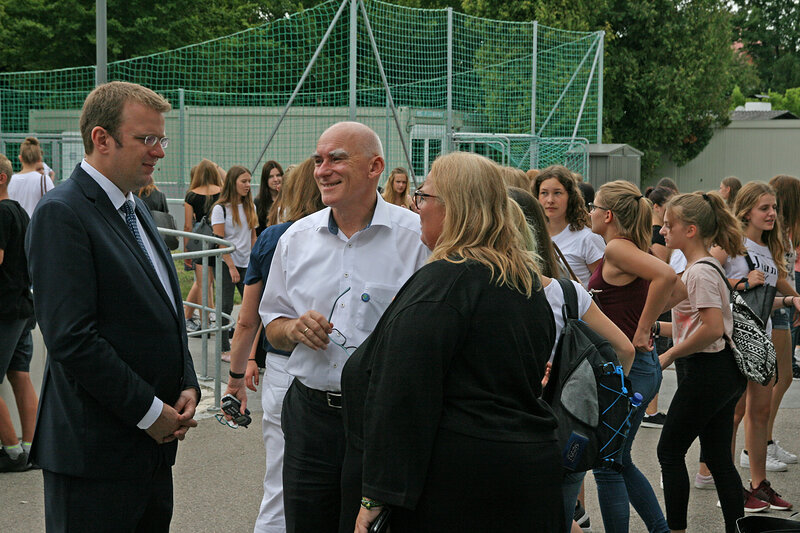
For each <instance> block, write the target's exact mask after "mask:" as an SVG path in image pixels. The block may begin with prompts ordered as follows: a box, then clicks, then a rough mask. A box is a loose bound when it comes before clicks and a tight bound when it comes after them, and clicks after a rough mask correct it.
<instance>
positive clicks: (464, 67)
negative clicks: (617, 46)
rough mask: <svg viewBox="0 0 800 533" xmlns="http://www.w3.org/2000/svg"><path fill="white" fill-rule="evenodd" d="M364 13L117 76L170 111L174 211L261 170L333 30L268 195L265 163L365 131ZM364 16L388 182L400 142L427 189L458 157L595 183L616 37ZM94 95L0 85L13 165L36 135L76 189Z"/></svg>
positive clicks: (282, 27)
mask: <svg viewBox="0 0 800 533" xmlns="http://www.w3.org/2000/svg"><path fill="white" fill-rule="evenodd" d="M350 1H351V0H345V4H346V5H344V6H342V2H341V1H340V0H330V1H328V2H325V3H322V4H319V5H317V6H316V7H314V8H311V9H307V10H305V11H302V12H300V13H295V14H293V15H291V16H286V17H284V18H281V19H278V20H275V21H273V22H270V23H267V24H264V25H262V26H259V27H256V28H253V29H249V30H246V31H242V32H239V33H236V34H233V35H228V36H225V37H220V38H218V39H214V40H212V41H207V42H203V43H198V44H194V45H191V46H186V47H183V48H179V49H175V50H170V51H167V52H162V53H158V54H153V55H149V56H145V57H138V58H135V59H130V60H126V61H117V62H113V63H110V64H109V65H108V79H109V80H124V81H132V82H137V83H141V84H143V85H146V86H148V87H150V88H152V89H154V90H156V91H158V92H159V93H161V94H163V95H164V96H165V97H166V98H168V99H169V100H170V102H171V103H172V106H173V111H172V112H170V113H169V115H168V116H167V134H168V136H169V137H170V138H171V139H172V143H171V144H170V147H169V149H168V154H167V157H165V158H164V159H163V160H162V161H161V163H160V165H159V167H158V169H157V171H156V175H155V178H156V182H157V183H158V184H159V187H160V188H161V189H162V190H164V191H165V192H166V193H167V194H168V196H170V197H178V198H179V197H182V196H183V194H184V192H185V190H186V188H187V186H188V181H189V172H190V169H191V167H192V166H194V165H195V164H197V162H198V161H200V159H201V158H204V157H205V158H208V159H211V160H213V161H215V162H216V163H218V164H219V165H221V166H222V167H224V168H227V167H229V166H231V165H234V164H242V165H245V166H247V167H248V168H253V167H254V166H255V165H256V162H257V161H258V160H259V156H260V154H261V152H262V149H263V148H264V146H265V143H266V141H267V139H268V138H269V137H270V134H271V133H272V131H273V129H274V128H275V127H276V125H277V124H278V120H279V117H280V116H281V114H282V112H283V111H284V108H285V107H286V105H287V102H289V99H290V97H291V95H292V93H293V91H294V90H295V88H296V86H297V84H298V81H299V80H300V78H301V76H302V75H303V73H304V71H305V70H306V67H307V66H308V65H309V62H310V60H311V59H312V56H313V55H314V53H315V51H316V50H317V47H318V46H319V44H320V42H321V41H322V39H323V36H324V35H325V34H326V31H328V30H329V29H330V36H329V38H328V40H327V42H326V44H325V46H324V47H323V48H322V49H321V50H320V53H319V56H318V58H317V60H316V62H315V63H314V64H313V66H312V67H311V68H310V69H309V71H308V75H307V78H306V79H305V83H304V84H303V86H302V87H301V88H300V90H299V92H298V93H297V95H296V98H295V99H294V101H293V104H292V106H291V107H290V108H289V109H288V111H287V112H286V115H285V119H284V120H283V121H282V122H281V123H280V126H279V127H278V128H277V130H276V134H275V136H274V138H272V140H271V142H270V143H269V146H268V147H267V149H266V152H265V154H264V157H263V159H261V160H260V163H259V165H258V167H256V172H255V175H256V180H255V181H259V180H258V176H259V172H260V168H261V165H263V163H264V161H266V160H269V159H274V160H277V161H279V162H280V163H281V164H283V165H284V166H286V165H288V164H292V163H299V162H300V161H302V160H303V159H304V158H305V157H307V156H308V155H309V154H310V153H311V152H312V151H313V150H314V146H315V140H316V138H317V137H318V136H319V134H320V133H321V132H322V131H323V130H324V129H325V128H326V127H328V126H329V125H331V124H332V123H334V122H337V121H339V120H347V119H348V117H350V116H351V115H350V104H351V99H350V95H351V90H350V88H351V73H352V72H353V70H352V69H351V5H350ZM354 1H356V0H354ZM340 8H341V16H340V17H339V19H338V21H337V23H336V25H335V26H333V27H331V22H332V21H333V20H334V17H335V16H336V14H337V12H339V11H340ZM356 8H357V9H358V11H357V15H356V17H357V18H356V20H357V23H356V33H355V70H354V72H355V76H354V80H355V107H354V112H355V116H356V119H357V120H359V121H361V122H364V123H366V124H368V125H369V126H371V127H372V128H373V129H374V130H375V131H376V132H378V134H379V135H380V136H381V139H382V141H383V143H384V149H385V151H386V159H387V170H388V169H391V168H392V167H394V166H408V164H407V162H406V156H405V152H404V150H403V146H402V144H401V139H402V140H403V141H405V143H406V145H407V147H408V152H409V155H410V157H411V160H412V167H413V170H414V172H415V174H416V175H417V179H418V180H419V179H420V178H421V177H422V176H424V174H425V173H426V172H427V169H428V168H429V167H430V163H431V162H432V161H433V159H434V158H435V156H436V155H437V154H438V153H440V152H441V151H442V150H454V149H459V150H465V149H468V150H473V151H477V152H480V153H483V154H485V155H488V156H490V157H492V158H494V159H496V160H497V161H499V162H502V163H504V164H509V165H513V166H517V167H520V168H524V169H527V168H542V167H544V166H547V165H550V164H554V163H559V164H566V165H568V166H569V167H570V168H572V169H573V170H574V171H575V172H578V173H581V174H583V175H584V176H586V171H587V165H588V160H587V158H586V157H585V148H584V147H585V145H586V144H587V143H589V142H591V143H594V142H599V138H598V123H599V121H600V112H601V111H600V105H601V102H600V98H599V96H600V94H601V92H602V77H601V70H602V54H603V52H602V46H603V34H602V32H592V33H587V32H570V31H564V30H559V29H556V28H549V27H545V26H541V25H538V24H535V23H533V22H530V23H518V22H504V21H497V20H488V19H481V18H476V17H471V16H467V15H464V14H461V13H456V12H452V11H448V10H424V9H412V8H406V7H400V6H396V5H392V4H389V3H385V2H380V1H377V0H365V1H364V4H363V9H364V11H365V12H366V14H367V19H368V23H369V24H368V25H367V23H366V22H367V21H365V19H364V16H363V14H362V11H361V9H362V8H361V6H360V5H358V4H357V5H356ZM368 27H369V28H371V30H372V35H373V36H374V39H375V43H376V46H377V49H378V53H379V57H380V60H381V63H382V66H383V69H384V71H385V75H386V79H387V82H388V85H389V89H390V92H391V96H392V99H393V102H394V106H395V107H396V112H397V120H398V122H399V124H400V132H398V128H397V127H396V124H395V119H394V117H393V115H392V112H391V109H390V107H389V105H388V102H387V96H386V91H385V88H384V85H383V83H382V78H381V75H380V69H379V64H378V61H377V60H376V58H375V54H374V53H373V49H372V45H371V41H370V35H369V32H368ZM534 50H535V51H536V53H535V54H534ZM94 83H95V68H94V67H93V66H88V67H81V68H70V69H59V70H52V71H36V72H15V73H2V74H0V151H2V152H3V153H5V154H7V155H9V156H11V157H10V159H12V160H16V157H14V156H15V155H16V154H17V151H18V147H19V143H20V142H22V140H23V139H24V138H25V136H27V135H30V134H33V135H35V136H37V137H38V138H39V139H40V141H41V142H42V145H43V148H44V151H45V160H46V161H47V162H48V163H50V164H51V166H52V167H53V168H54V169H55V170H56V173H57V178H58V179H64V178H66V177H68V175H69V173H70V172H71V170H72V168H74V166H75V164H76V163H77V162H78V161H79V160H80V157H81V155H82V153H83V148H82V144H81V140H80V135H79V133H78V117H79V115H80V108H81V105H82V102H83V100H84V98H85V97H86V95H87V94H88V92H89V91H90V90H91V89H92V87H93V86H94ZM534 107H535V113H532V112H531V110H532V109H533V108H534ZM401 136H402V137H401Z"/></svg>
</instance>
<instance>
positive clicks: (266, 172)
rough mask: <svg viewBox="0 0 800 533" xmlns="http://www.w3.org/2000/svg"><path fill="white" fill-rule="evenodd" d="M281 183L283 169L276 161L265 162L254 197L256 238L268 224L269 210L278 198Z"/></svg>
mask: <svg viewBox="0 0 800 533" xmlns="http://www.w3.org/2000/svg"><path fill="white" fill-rule="evenodd" d="M282 183H283V167H281V165H280V163H278V162H277V161H267V162H266V163H264V167H263V168H262V169H261V186H260V187H259V189H258V196H256V202H255V203H256V213H257V214H258V226H256V236H258V235H261V232H262V231H264V228H266V227H267V226H268V225H269V224H268V223H267V216H268V215H269V210H270V208H271V207H272V204H274V203H275V200H276V199H277V198H278V193H279V192H280V191H281V184H282Z"/></svg>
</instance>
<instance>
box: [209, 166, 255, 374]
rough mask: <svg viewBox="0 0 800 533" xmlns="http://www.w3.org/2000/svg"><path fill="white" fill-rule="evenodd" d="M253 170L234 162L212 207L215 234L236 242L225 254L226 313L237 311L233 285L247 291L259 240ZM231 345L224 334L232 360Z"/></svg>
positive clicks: (226, 357) (225, 357) (224, 345)
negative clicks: (252, 253) (252, 255)
mask: <svg viewBox="0 0 800 533" xmlns="http://www.w3.org/2000/svg"><path fill="white" fill-rule="evenodd" d="M252 179H253V178H252V176H251V175H250V172H249V171H248V170H247V169H246V168H244V167H243V166H240V165H234V166H232V167H231V168H230V170H228V174H227V175H226V176H225V183H224V184H223V186H222V192H220V195H219V200H217V203H216V204H214V207H213V208H212V210H211V226H212V227H213V228H214V235H216V236H218V237H220V238H222V239H225V240H226V241H230V242H232V243H233V245H234V247H235V250H234V251H233V252H231V253H230V254H224V255H223V256H222V261H223V262H224V263H225V265H224V266H222V267H221V268H222V312H223V313H225V314H230V313H231V311H232V310H233V288H234V286H235V287H236V288H237V289H239V294H240V295H241V294H242V293H243V291H244V276H245V274H246V273H247V265H248V264H249V263H250V250H251V249H252V248H253V245H254V244H255V242H256V229H255V228H256V226H257V225H258V216H257V215H256V207H255V204H254V203H253V197H252V195H251V193H250V182H251V181H252ZM230 349H231V345H230V340H229V338H228V335H227V334H223V335H222V351H223V352H224V353H223V355H222V358H223V360H226V361H228V360H230V354H229V353H228V352H230Z"/></svg>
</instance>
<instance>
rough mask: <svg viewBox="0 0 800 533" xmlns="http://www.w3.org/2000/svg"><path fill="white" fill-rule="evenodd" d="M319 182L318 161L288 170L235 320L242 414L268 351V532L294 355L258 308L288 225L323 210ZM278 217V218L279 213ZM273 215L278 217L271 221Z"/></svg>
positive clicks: (274, 513) (264, 524)
mask: <svg viewBox="0 0 800 533" xmlns="http://www.w3.org/2000/svg"><path fill="white" fill-rule="evenodd" d="M324 207H325V205H324V204H323V203H322V199H321V196H320V192H319V188H318V187H317V182H316V181H315V180H314V160H313V159H311V158H309V159H306V160H305V161H304V162H302V163H300V165H297V166H294V167H293V168H292V170H290V171H287V172H286V175H285V176H284V179H283V183H282V185H281V193H280V196H279V197H278V200H277V201H276V203H274V204H272V208H271V210H270V214H269V215H270V217H269V220H271V222H270V223H269V225H268V227H267V228H266V229H265V230H264V231H262V232H261V235H259V236H258V239H257V240H256V244H255V246H253V250H252V252H251V253H250V265H249V266H248V267H247V275H246V276H245V278H244V295H243V296H242V307H241V308H240V309H239V315H238V317H237V319H236V332H235V334H234V336H233V341H232V342H231V345H232V346H231V368H230V371H231V372H232V373H234V374H237V375H242V374H244V377H239V378H235V377H230V378H229V379H228V388H227V390H226V391H225V394H232V395H234V396H236V397H237V398H239V401H241V402H242V408H241V411H242V412H244V410H245V409H246V408H247V391H246V390H245V387H247V388H248V389H250V390H252V391H256V390H258V389H257V387H258V385H259V382H260V379H259V374H258V365H257V364H256V357H255V354H256V351H257V348H258V346H259V345H260V346H261V347H262V348H263V349H264V350H265V351H266V354H267V356H266V360H265V367H266V370H265V372H264V383H263V384H262V388H261V407H262V408H263V410H264V414H263V417H262V431H263V438H264V448H265V449H266V450H267V469H266V474H265V475H264V496H263V498H262V500H261V508H260V510H259V513H258V518H256V530H258V531H263V530H268V529H270V528H276V529H281V530H284V529H286V523H285V519H284V516H283V481H282V472H283V444H284V443H283V431H282V430H281V406H282V405H283V397H284V395H285V394H286V390H287V389H288V388H289V385H290V384H291V382H292V376H291V375H290V374H289V373H288V372H286V362H287V361H288V359H289V356H290V355H291V352H286V351H281V350H278V349H277V348H275V347H273V346H272V345H271V344H270V343H269V341H268V340H267V336H266V335H265V334H264V331H263V327H262V324H261V318H260V317H259V316H258V306H259V303H260V302H261V296H262V294H263V292H264V284H265V283H266V281H267V276H268V275H269V269H270V265H271V264H272V257H273V255H274V254H275V248H276V247H277V246H278V239H280V237H281V235H283V234H284V233H285V232H286V230H287V229H289V226H291V225H292V224H293V223H294V222H295V221H296V220H299V219H301V218H303V217H305V216H307V215H310V214H311V213H316V212H317V211H319V210H320V209H322V208H324ZM279 213H280V216H278V214H279ZM273 215H274V217H273Z"/></svg>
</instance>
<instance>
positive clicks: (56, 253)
mask: <svg viewBox="0 0 800 533" xmlns="http://www.w3.org/2000/svg"><path fill="white" fill-rule="evenodd" d="M136 214H137V216H138V217H139V220H140V221H141V223H142V226H143V227H144V229H145V231H146V232H147V234H148V235H149V236H150V240H151V242H152V243H153V245H154V246H155V248H156V250H157V254H158V256H159V257H160V259H161V260H163V261H166V263H167V270H168V272H169V280H170V285H171V288H172V292H173V297H174V300H175V301H176V302H178V308H176V306H175V305H174V304H173V303H172V302H171V301H170V299H169V298H168V297H167V295H166V293H165V292H164V288H163V286H162V285H161V282H160V281H159V279H158V277H157V275H156V273H155V272H154V271H153V268H152V266H150V264H149V263H148V260H147V257H146V256H145V254H144V252H143V251H142V249H141V248H140V247H139V245H138V244H137V242H136V240H135V239H134V237H133V234H132V233H131V231H130V230H129V229H128V227H127V225H126V224H125V222H124V221H123V219H122V217H121V216H120V215H119V213H118V212H117V211H116V210H115V209H114V207H113V205H112V204H111V201H110V200H109V198H108V195H107V194H106V193H105V191H103V189H102V188H101V187H100V186H99V185H98V184H97V182H96V181H95V180H94V179H92V177H91V176H89V175H88V174H87V173H86V172H85V171H84V170H83V169H81V168H80V165H78V167H77V168H76V169H75V171H74V172H73V173H72V176H71V178H70V179H69V180H67V181H66V182H65V183H63V184H62V185H60V186H59V187H57V188H55V189H54V190H52V191H50V192H49V193H47V195H46V196H45V197H44V198H43V199H42V201H41V202H40V203H39V205H38V206H37V209H36V212H35V213H34V216H33V220H32V221H31V224H30V226H29V229H28V233H27V235H26V242H25V245H26V250H27V252H28V258H29V269H30V272H31V280H32V283H33V286H34V288H35V289H34V303H35V308H36V318H37V320H38V321H39V324H40V327H41V331H42V335H43V336H44V341H45V344H46V346H47V349H48V361H47V366H46V367H45V373H44V381H43V384H42V392H41V399H40V401H39V414H38V419H37V424H36V436H35V438H34V441H33V450H32V459H33V461H34V462H36V463H37V464H39V465H40V466H41V467H42V468H44V469H45V470H50V471H53V472H57V473H61V474H68V475H73V476H79V477H89V478H122V479H124V478H136V477H143V476H147V475H148V474H150V473H152V471H153V470H154V468H156V467H157V466H159V465H164V464H168V465H172V464H174V462H175V453H176V451H177V442H172V443H169V444H162V445H158V444H156V442H155V441H154V440H153V439H151V438H150V437H149V436H148V435H147V434H146V433H145V431H143V430H141V429H138V428H137V427H136V424H137V423H138V422H139V421H140V420H141V418H142V417H143V416H144V415H145V413H146V412H147V410H148V409H149V408H150V405H151V403H152V401H153V396H154V395H155V396H158V397H159V398H160V399H161V400H162V401H164V403H167V404H170V405H172V404H174V403H175V401H176V400H177V398H178V396H179V395H180V393H181V391H182V390H183V389H186V388H190V387H193V388H198V384H197V377H196V374H195V371H194V364H193V363H192V358H191V355H190V354H189V349H188V346H187V341H186V330H185V324H184V318H183V312H182V310H181V308H180V305H181V304H180V302H181V295H180V289H179V286H178V278H177V274H176V273H175V267H174V266H173V263H172V260H171V258H170V254H169V252H168V251H167V248H166V246H164V242H163V241H162V239H161V238H160V237H159V235H158V231H157V229H156V225H155V224H154V222H153V219H152V217H151V216H150V213H149V212H148V210H147V208H146V207H145V205H144V204H143V202H142V201H141V200H140V199H139V198H136ZM198 391H199V388H198Z"/></svg>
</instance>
